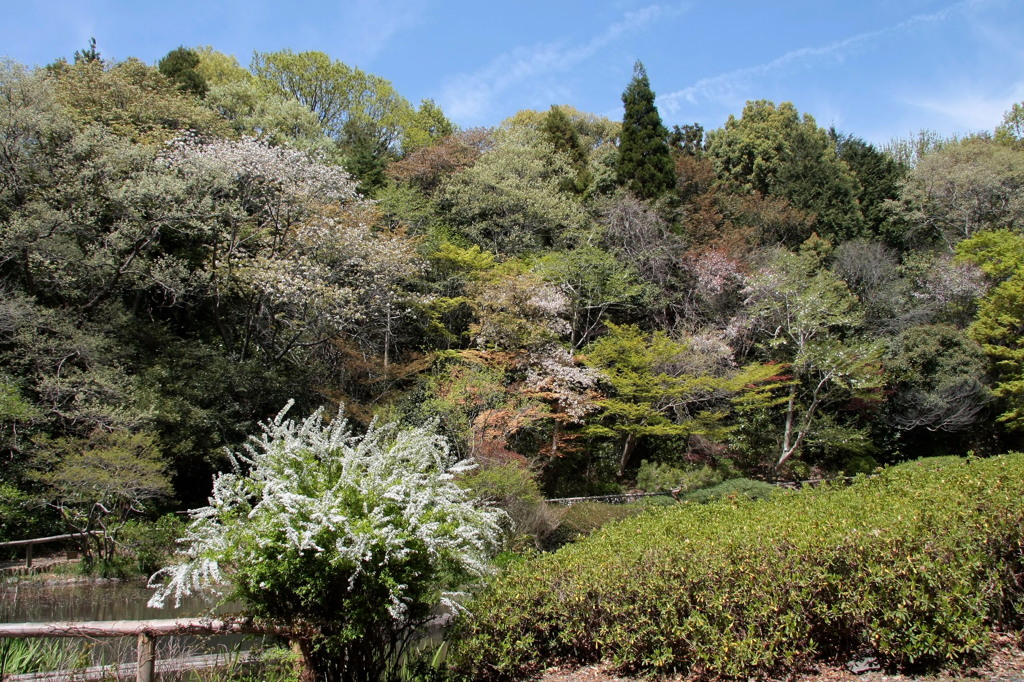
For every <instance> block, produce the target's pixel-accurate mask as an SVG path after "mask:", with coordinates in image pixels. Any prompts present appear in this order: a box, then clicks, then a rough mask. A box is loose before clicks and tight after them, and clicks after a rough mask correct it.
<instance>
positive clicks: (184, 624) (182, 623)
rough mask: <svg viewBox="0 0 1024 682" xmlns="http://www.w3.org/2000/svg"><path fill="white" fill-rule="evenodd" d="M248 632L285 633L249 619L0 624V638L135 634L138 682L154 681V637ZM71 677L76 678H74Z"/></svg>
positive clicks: (129, 635) (126, 635) (136, 676)
mask: <svg viewBox="0 0 1024 682" xmlns="http://www.w3.org/2000/svg"><path fill="white" fill-rule="evenodd" d="M250 633H264V634H278V635H284V634H287V632H286V631H285V630H283V629H282V628H279V627H275V626H271V625H265V624H257V623H254V622H252V621H250V620H236V619H231V620H229V619H210V618H177V619H162V620H109V621H80V622H56V623H0V638H5V637H7V638H26V637H88V638H96V637H136V638H137V639H138V657H137V659H136V663H135V679H136V680H138V682H153V680H154V675H155V671H156V638H157V637H166V636H169V635H223V634H250ZM108 674H109V673H108ZM75 679H79V678H78V677H75Z"/></svg>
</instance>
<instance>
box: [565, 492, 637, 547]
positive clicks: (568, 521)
mask: <svg viewBox="0 0 1024 682" xmlns="http://www.w3.org/2000/svg"><path fill="white" fill-rule="evenodd" d="M645 509H646V507H645V506H643V505H639V504H611V503H608V502H591V501H587V502H577V503H576V504H573V505H571V506H569V507H568V508H567V509H565V510H564V511H563V513H562V515H561V519H560V523H559V525H558V528H557V529H555V530H554V531H553V532H552V533H551V534H550V535H549V536H548V537H547V538H546V545H545V548H546V549H549V550H554V549H557V548H559V547H561V546H562V545H565V544H568V543H571V542H576V541H578V540H580V539H582V538H585V537H587V536H588V535H590V534H592V533H595V532H596V531H598V530H599V529H601V528H603V527H604V526H607V525H608V524H611V523H615V522H617V521H621V520H623V519H628V518H630V517H632V516H636V515H637V514H641V513H643V511H644V510H645Z"/></svg>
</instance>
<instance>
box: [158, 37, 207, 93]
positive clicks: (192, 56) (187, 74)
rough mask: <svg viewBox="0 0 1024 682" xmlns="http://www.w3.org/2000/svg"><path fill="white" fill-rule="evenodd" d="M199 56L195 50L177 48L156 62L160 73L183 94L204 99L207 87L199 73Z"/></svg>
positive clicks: (204, 79)
mask: <svg viewBox="0 0 1024 682" xmlns="http://www.w3.org/2000/svg"><path fill="white" fill-rule="evenodd" d="M199 62H200V56H199V53H198V52H196V51H195V50H191V49H189V48H187V47H184V46H182V47H178V48H176V49H173V50H171V51H170V52H168V53H167V54H166V55H164V56H163V57H161V59H160V61H159V62H157V69H159V71H160V73H162V74H163V75H165V76H167V77H168V78H170V79H171V80H172V81H174V83H175V84H177V86H178V87H179V88H181V90H182V91H183V92H189V93H192V94H193V95H195V96H197V97H205V96H206V91H207V90H209V85H207V83H206V78H204V77H203V74H202V73H201V72H200V71H199Z"/></svg>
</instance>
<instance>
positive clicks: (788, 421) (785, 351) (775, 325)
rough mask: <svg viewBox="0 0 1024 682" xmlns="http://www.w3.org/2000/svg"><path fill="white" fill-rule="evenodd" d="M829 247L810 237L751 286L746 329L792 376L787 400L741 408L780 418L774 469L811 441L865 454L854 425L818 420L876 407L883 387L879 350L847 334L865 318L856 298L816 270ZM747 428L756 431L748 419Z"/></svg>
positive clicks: (862, 435)
mask: <svg viewBox="0 0 1024 682" xmlns="http://www.w3.org/2000/svg"><path fill="white" fill-rule="evenodd" d="M827 247H828V242H825V241H824V240H814V239H811V240H808V241H807V242H805V244H804V248H803V250H802V252H801V253H800V254H793V253H790V252H779V253H778V254H777V255H776V257H775V258H774V259H773V260H772V262H771V264H770V265H769V266H768V267H767V268H765V269H764V270H762V272H761V273H759V274H758V275H756V276H755V277H753V278H751V281H750V284H749V285H748V292H749V298H748V306H749V307H748V309H747V315H748V316H749V317H748V324H751V326H752V328H753V330H755V331H756V332H757V333H759V337H760V338H761V339H763V341H762V345H761V352H762V354H763V357H764V358H765V359H766V360H769V361H773V362H776V363H780V365H782V368H784V369H785V370H786V371H787V372H790V373H791V374H792V377H791V379H792V380H791V381H788V382H785V383H786V384H788V391H787V392H788V394H789V395H788V397H787V398H786V400H785V401H784V402H783V401H782V400H778V399H777V400H774V401H767V402H766V403H764V404H761V405H751V406H749V407H747V406H744V408H745V409H746V411H748V412H752V411H756V410H768V411H769V412H770V413H771V412H779V413H781V415H780V417H781V418H780V420H779V421H781V422H782V423H781V425H780V427H781V428H780V431H781V433H779V438H778V439H777V442H776V445H775V449H776V451H777V452H778V453H779V455H778V457H777V461H776V467H779V466H781V465H782V464H784V463H785V462H786V461H787V460H789V459H790V458H791V457H793V456H794V455H797V454H798V453H799V452H800V451H801V450H802V449H803V448H804V446H805V445H809V444H810V443H811V442H812V441H816V444H817V446H818V447H819V448H824V449H826V450H828V449H835V450H843V451H847V452H861V453H862V452H863V451H864V450H865V449H869V448H870V445H869V442H868V441H867V438H866V434H865V433H864V431H863V429H862V427H860V426H859V425H856V424H843V423H839V422H836V421H835V420H832V419H821V417H822V416H824V415H823V414H822V413H823V412H824V408H827V407H828V406H830V405H835V404H850V403H851V402H852V401H863V402H864V403H868V404H869V403H871V402H874V401H878V400H879V399H880V398H881V396H880V394H879V389H880V387H881V385H882V374H881V371H880V366H879V364H878V359H879V356H880V354H881V347H880V346H879V344H877V343H875V342H872V341H868V340H865V339H861V338H859V337H857V336H855V335H854V334H852V333H851V332H853V331H855V330H856V328H857V327H858V326H859V325H860V324H861V322H862V320H863V313H862V311H861V309H860V306H859V305H858V301H857V299H856V298H855V297H854V296H853V295H852V294H851V293H850V291H849V289H847V287H846V284H845V283H844V282H843V281H842V280H840V279H839V278H838V277H837V276H836V275H835V274H834V273H832V272H830V271H828V270H825V269H823V268H821V267H820V264H821V261H822V260H823V254H822V253H821V251H822V250H827ZM776 385H777V386H779V387H782V385H783V382H779V383H778V384H776ZM778 407H781V408H782V409H781V410H776V409H775V408H778ZM762 426H763V425H762ZM745 428H754V429H757V428H759V426H758V425H755V423H754V421H753V420H751V421H750V422H748V423H747V424H746V425H745ZM764 454H766V453H764Z"/></svg>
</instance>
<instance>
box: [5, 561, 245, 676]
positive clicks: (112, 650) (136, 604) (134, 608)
mask: <svg viewBox="0 0 1024 682" xmlns="http://www.w3.org/2000/svg"><path fill="white" fill-rule="evenodd" d="M151 595H152V590H150V589H149V588H147V587H146V584H145V582H142V581H139V582H135V581H108V582H104V581H91V582H85V581H67V580H50V581H38V580H36V581H33V580H17V579H10V580H9V582H7V583H4V584H0V622H6V623H27V622H32V623H38V622H52V621H85V620H149V619H158V618H185V617H194V616H209V615H215V614H216V615H226V614H231V613H235V612H237V611H238V610H239V609H238V605H237V604H225V605H222V606H216V600H215V599H206V598H203V597H200V596H191V597H188V598H186V599H183V600H182V603H181V605H180V606H179V607H176V608H175V607H174V605H173V602H169V603H168V605H167V607H166V608H163V609H153V608H149V607H148V606H146V602H147V601H148V600H149V598H150V596H151ZM71 641H74V642H76V643H77V644H81V645H82V646H83V647H86V648H88V652H89V659H90V660H91V663H92V664H107V663H111V662H125V661H131V660H134V655H135V647H136V642H135V638H134V637H125V638H109V639H108V638H104V639H102V640H94V641H89V642H87V641H86V640H81V639H75V640H67V639H65V640H64V642H63V643H62V644H61V645H65V644H67V643H68V642H71ZM260 642H262V638H261V637H256V636H246V635H217V636H209V637H200V636H180V637H179V636H174V637H160V638H159V639H157V649H158V650H157V658H163V657H167V656H170V655H172V654H175V655H180V654H181V653H188V654H189V655H198V654H209V653H223V652H236V651H242V650H245V649H248V648H250V647H251V646H254V645H256V644H258V643H260Z"/></svg>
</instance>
